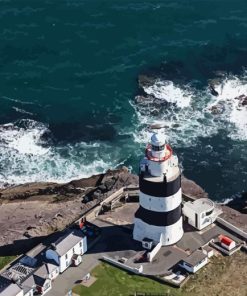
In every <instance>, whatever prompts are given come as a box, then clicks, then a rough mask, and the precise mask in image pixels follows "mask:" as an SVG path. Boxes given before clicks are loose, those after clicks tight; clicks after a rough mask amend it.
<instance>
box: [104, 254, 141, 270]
mask: <svg viewBox="0 0 247 296" xmlns="http://www.w3.org/2000/svg"><path fill="white" fill-rule="evenodd" d="M103 260H104V261H106V262H109V263H111V264H113V265H115V266H117V267H120V268H122V269H125V270H128V271H130V272H133V273H136V274H139V273H142V271H143V266H142V265H140V267H139V268H133V267H130V266H128V265H126V264H124V263H121V262H118V261H117V260H114V259H112V258H110V257H107V256H103Z"/></svg>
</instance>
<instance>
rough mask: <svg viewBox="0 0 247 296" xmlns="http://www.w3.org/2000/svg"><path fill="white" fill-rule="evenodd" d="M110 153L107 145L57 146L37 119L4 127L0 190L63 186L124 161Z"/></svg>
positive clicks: (0, 134)
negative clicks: (39, 184)
mask: <svg viewBox="0 0 247 296" xmlns="http://www.w3.org/2000/svg"><path fill="white" fill-rule="evenodd" d="M99 147H101V149H100V150H99ZM110 150H113V149H112V147H110V146H108V145H107V144H105V143H85V142H79V143H75V144H73V145H72V144H66V145H65V144H60V145H55V146H54V145H53V143H52V140H51V131H50V130H49V127H48V126H47V125H45V124H43V123H40V122H37V121H34V120H28V119H25V120H20V121H18V122H15V123H14V124H12V123H9V124H4V125H1V126H0V187H3V186H7V185H13V184H22V183H26V182H36V181H46V182H47V181H51V182H61V183H63V182H68V181H70V180H72V179H78V178H83V177H89V176H91V175H92V174H96V173H101V172H104V171H106V170H107V169H109V168H111V167H113V166H117V165H120V164H121V163H123V162H124V160H123V161H122V162H121V163H118V162H117V159H118V160H119V159H120V157H119V155H117V153H118V152H117V151H115V154H114V153H111V155H110V153H109V152H110ZM114 159H116V161H115V160H114Z"/></svg>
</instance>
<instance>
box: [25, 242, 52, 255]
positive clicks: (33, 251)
mask: <svg viewBox="0 0 247 296" xmlns="http://www.w3.org/2000/svg"><path fill="white" fill-rule="evenodd" d="M46 248H47V247H46V246H45V245H43V244H42V243H41V244H38V245H37V246H36V247H35V248H33V249H31V250H30V251H29V252H27V253H26V255H27V256H29V257H32V258H34V257H36V256H37V255H39V254H40V253H41V252H42V251H43V250H44V249H46Z"/></svg>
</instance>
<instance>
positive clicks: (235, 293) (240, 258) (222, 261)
mask: <svg viewBox="0 0 247 296" xmlns="http://www.w3.org/2000/svg"><path fill="white" fill-rule="evenodd" d="M210 260H211V262H210V263H209V264H208V265H206V266H205V267H204V268H203V269H201V271H199V272H198V274H196V275H193V276H191V279H190V280H189V282H188V283H187V284H186V285H185V287H184V288H183V289H182V290H183V293H184V294H183V295H186V296H187V295H190V296H193V295H200V296H208V295H212V296H213V295H217V296H245V295H247V254H246V253H244V252H242V251H239V252H236V253H235V254H233V255H232V256H230V257H223V256H221V255H219V256H217V257H214V258H211V259H210Z"/></svg>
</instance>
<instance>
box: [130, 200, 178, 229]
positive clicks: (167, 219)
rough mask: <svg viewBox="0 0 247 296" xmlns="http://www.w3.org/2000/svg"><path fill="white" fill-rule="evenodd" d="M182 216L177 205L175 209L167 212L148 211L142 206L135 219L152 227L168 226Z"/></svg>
mask: <svg viewBox="0 0 247 296" xmlns="http://www.w3.org/2000/svg"><path fill="white" fill-rule="evenodd" d="M181 215H182V207H181V205H179V206H178V207H177V208H176V209H174V210H172V211H168V212H155V211H150V210H147V209H145V208H143V207H142V206H140V207H139V209H138V210H137V211H136V213H135V217H136V218H139V219H141V220H142V221H143V222H145V223H147V224H149V225H154V226H169V225H172V224H174V223H176V222H177V221H178V220H179V219H180V218H181Z"/></svg>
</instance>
